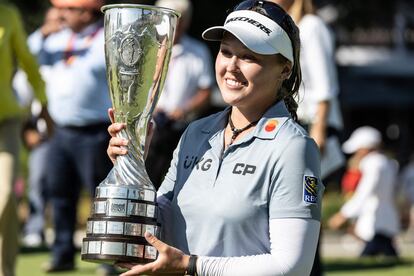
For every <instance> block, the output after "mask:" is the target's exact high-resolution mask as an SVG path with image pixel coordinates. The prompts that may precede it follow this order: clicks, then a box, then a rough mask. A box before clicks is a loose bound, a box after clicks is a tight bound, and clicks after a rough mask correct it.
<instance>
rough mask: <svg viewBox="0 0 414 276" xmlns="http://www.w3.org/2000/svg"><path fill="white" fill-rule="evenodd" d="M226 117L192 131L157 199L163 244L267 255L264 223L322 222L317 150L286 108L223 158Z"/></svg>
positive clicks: (279, 107)
mask: <svg viewBox="0 0 414 276" xmlns="http://www.w3.org/2000/svg"><path fill="white" fill-rule="evenodd" d="M229 111H230V109H229V108H227V109H226V110H224V111H223V112H220V113H217V114H214V115H212V116H209V117H207V118H204V119H201V120H198V121H196V122H194V123H192V124H190V126H189V127H188V128H187V130H186V131H185V133H184V134H183V136H182V137H181V141H180V143H179V145H178V147H177V149H176V150H175V152H174V157H173V160H172V163H171V167H170V169H169V171H168V174H167V176H166V179H165V181H164V182H163V184H162V186H161V187H160V189H159V191H158V196H159V197H160V196H164V197H165V198H167V199H168V201H166V202H167V204H168V205H170V206H169V208H166V207H165V203H163V202H164V201H165V200H160V198H159V202H160V207H161V218H162V221H163V226H162V227H163V232H164V237H163V239H164V240H165V241H166V242H167V243H168V244H170V245H172V246H175V247H177V248H179V249H181V250H183V251H184V252H186V253H191V254H198V255H202V256H223V257H231V256H244V255H256V254H263V253H270V240H269V219H277V218H309V219H316V220H320V215H321V199H322V198H321V197H322V193H323V189H324V188H323V185H322V183H321V181H320V177H319V175H320V157H319V150H318V148H317V146H316V144H315V142H314V141H313V139H311V138H309V136H308V134H307V133H306V131H305V130H303V129H302V128H301V127H300V126H299V125H298V124H297V123H296V122H294V120H293V119H292V118H291V117H290V115H289V112H288V110H287V109H286V106H285V104H284V103H283V102H279V103H277V104H275V105H274V106H272V107H271V108H270V109H269V110H268V111H267V112H266V113H265V114H264V116H263V117H262V118H261V119H260V121H259V122H258V124H257V126H256V128H255V129H254V130H253V131H251V132H250V133H248V134H247V135H246V136H244V137H243V138H242V139H241V140H239V141H237V142H236V143H234V144H233V145H231V146H230V147H229V148H228V149H227V150H226V151H225V152H224V153H223V141H224V140H223V135H224V129H225V126H226V124H227V118H228V114H229ZM165 198H164V199H165Z"/></svg>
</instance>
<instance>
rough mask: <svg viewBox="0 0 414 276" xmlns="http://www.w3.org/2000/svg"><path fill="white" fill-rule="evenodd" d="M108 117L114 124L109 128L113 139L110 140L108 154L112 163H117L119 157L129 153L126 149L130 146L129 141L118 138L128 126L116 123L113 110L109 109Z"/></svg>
mask: <svg viewBox="0 0 414 276" xmlns="http://www.w3.org/2000/svg"><path fill="white" fill-rule="evenodd" d="M108 115H109V118H110V119H111V123H112V124H111V125H110V126H109V127H108V132H109V134H110V135H111V137H112V138H111V140H109V145H108V149H107V150H106V152H107V154H108V156H109V158H110V159H111V161H112V163H115V160H116V157H117V156H118V155H125V154H127V153H128V150H127V149H126V146H127V145H128V140H126V139H124V138H120V137H117V136H116V135H117V134H118V133H119V132H120V131H121V130H122V129H124V128H126V124H125V123H115V119H114V109H113V108H109V109H108Z"/></svg>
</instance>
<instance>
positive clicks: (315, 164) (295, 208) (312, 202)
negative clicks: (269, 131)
mask: <svg viewBox="0 0 414 276" xmlns="http://www.w3.org/2000/svg"><path fill="white" fill-rule="evenodd" d="M323 191H324V186H323V184H322V182H321V180H320V154H319V150H318V147H317V145H316V143H315V142H314V140H313V139H311V138H309V137H304V136H296V137H294V138H292V139H289V142H288V144H287V145H286V146H285V150H284V151H283V152H282V153H281V155H280V158H279V159H278V160H277V161H276V162H275V167H274V171H273V174H272V181H271V185H270V188H269V197H270V203H269V217H270V218H271V219H275V218H312V219H316V220H320V217H321V201H322V195H323Z"/></svg>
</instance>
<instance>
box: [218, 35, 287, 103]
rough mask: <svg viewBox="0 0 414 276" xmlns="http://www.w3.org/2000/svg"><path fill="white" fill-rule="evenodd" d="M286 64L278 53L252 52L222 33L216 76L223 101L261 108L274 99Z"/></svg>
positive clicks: (284, 76)
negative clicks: (261, 53)
mask: <svg viewBox="0 0 414 276" xmlns="http://www.w3.org/2000/svg"><path fill="white" fill-rule="evenodd" d="M290 68H291V65H290V63H289V62H286V61H285V59H284V58H282V57H281V56H280V55H260V54H256V53H254V52H252V51H250V50H249V49H248V48H246V46H244V44H243V43H241V42H240V41H239V40H238V39H237V38H235V37H234V36H233V35H231V34H230V33H225V34H224V37H223V40H222V41H221V45H220V51H219V53H218V55H217V59H216V79H217V83H218V86H219V88H220V91H221V95H222V97H223V99H224V102H226V103H227V104H229V105H231V106H235V107H238V108H243V109H245V108H253V110H254V109H256V110H258V111H264V110H265V109H267V108H268V107H269V106H270V105H272V104H273V103H274V102H275V100H276V96H277V91H278V90H279V88H280V86H281V84H282V82H283V80H285V79H286V78H287V77H288V75H289V72H290ZM262 109H264V110H262Z"/></svg>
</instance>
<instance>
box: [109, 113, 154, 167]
mask: <svg viewBox="0 0 414 276" xmlns="http://www.w3.org/2000/svg"><path fill="white" fill-rule="evenodd" d="M108 115H109V118H110V119H111V123H112V124H111V125H110V126H109V127H108V132H109V134H110V135H111V137H112V138H111V140H109V145H108V149H107V150H106V152H107V153H108V156H109V158H110V159H111V161H112V163H114V164H115V160H116V157H117V156H118V155H125V154H127V153H128V150H127V146H128V143H129V141H128V140H127V139H124V138H121V137H117V136H116V135H117V134H118V133H119V132H120V131H121V130H123V129H124V128H126V124H125V123H115V118H114V109H113V108H109V109H108ZM154 130H155V122H154V121H153V120H151V121H150V122H149V123H148V132H147V138H146V140H145V150H144V160H145V159H146V158H147V155H148V151H149V146H150V143H151V140H152V136H153V134H154Z"/></svg>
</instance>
